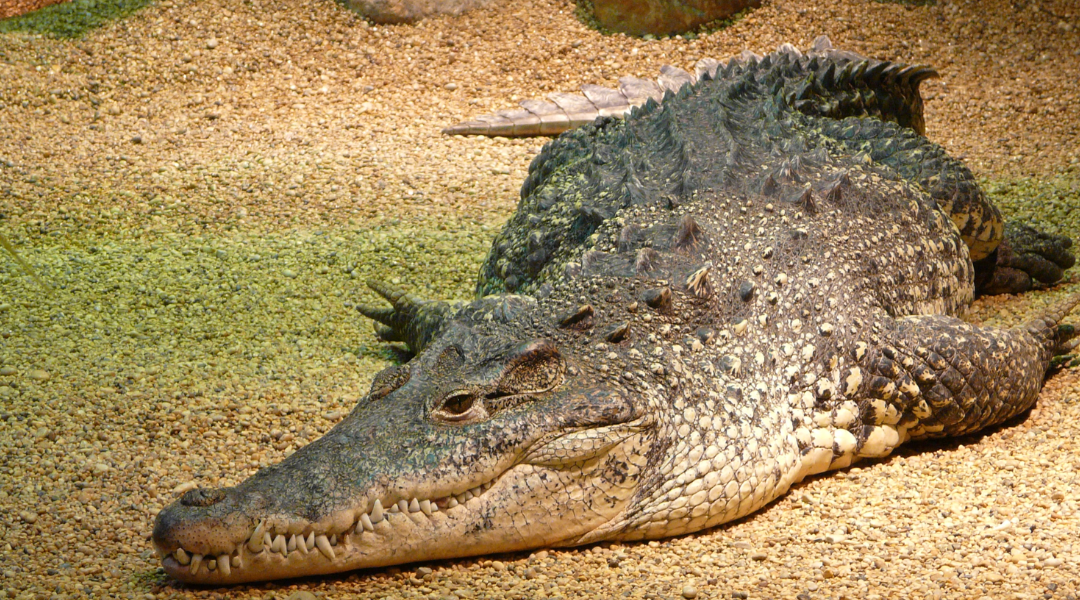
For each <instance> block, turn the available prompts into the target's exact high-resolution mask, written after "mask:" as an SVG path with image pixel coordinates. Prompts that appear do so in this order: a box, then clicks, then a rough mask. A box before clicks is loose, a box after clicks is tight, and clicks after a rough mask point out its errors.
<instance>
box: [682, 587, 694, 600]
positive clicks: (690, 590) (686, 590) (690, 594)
mask: <svg viewBox="0 0 1080 600" xmlns="http://www.w3.org/2000/svg"><path fill="white" fill-rule="evenodd" d="M682 597H683V598H697V588H696V587H694V586H693V585H691V584H687V585H684V586H683V589H682Z"/></svg>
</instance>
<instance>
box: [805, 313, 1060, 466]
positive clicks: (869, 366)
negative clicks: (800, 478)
mask: <svg viewBox="0 0 1080 600" xmlns="http://www.w3.org/2000/svg"><path fill="white" fill-rule="evenodd" d="M1077 304H1080V294H1078V295H1074V296H1072V297H1071V298H1069V299H1068V300H1066V301H1064V302H1062V303H1060V304H1058V305H1057V306H1055V307H1053V308H1051V309H1050V310H1048V311H1047V312H1045V313H1044V314H1043V315H1042V316H1040V317H1038V318H1036V319H1034V320H1032V321H1030V322H1029V323H1027V324H1026V325H1024V326H1022V327H1017V328H1014V329H1000V328H996V327H981V326H977V325H972V324H970V323H965V322H963V321H961V320H959V319H956V318H954V317H949V316H944V315H921V316H910V317H903V318H899V319H895V320H892V321H891V322H887V323H886V324H885V325H882V326H877V327H874V328H872V329H871V330H870V331H868V332H867V335H866V339H865V341H861V342H859V343H857V344H856V346H855V348H854V349H853V350H852V355H853V356H852V358H854V359H855V361H854V364H853V365H852V367H850V368H842V369H841V370H840V372H839V373H838V375H839V385H838V386H836V391H838V392H839V394H837V395H832V396H830V397H828V398H827V399H826V400H825V401H824V402H823V401H821V395H820V394H819V395H818V401H819V404H818V405H817V407H816V409H815V410H814V415H815V416H814V418H813V421H814V423H815V424H816V425H817V427H816V428H811V429H802V430H801V431H798V432H797V435H798V436H799V438H800V439H799V442H800V450H801V452H802V454H803V456H804V459H803V462H804V475H807V474H813V473H819V472H821V471H825V470H828V469H837V468H843V467H846V466H848V465H849V464H850V463H851V462H852V461H854V460H856V459H858V458H874V457H882V456H886V455H888V454H889V453H891V452H892V451H893V450H894V449H895V448H896V447H897V446H899V445H900V444H902V443H904V442H905V441H907V440H910V439H922V438H940V437H949V436H959V435H965V434H968V433H972V432H975V431H978V430H980V429H983V428H985V427H989V426H991V425H996V424H998V423H1001V422H1003V421H1005V420H1007V419H1009V418H1011V417H1014V416H1016V415H1018V414H1020V413H1022V412H1023V411H1025V410H1027V409H1028V408H1030V407H1031V406H1032V405H1033V404H1034V403H1035V400H1036V398H1037V397H1038V395H1039V389H1040V388H1041V386H1042V381H1043V378H1044V377H1045V373H1046V371H1047V370H1048V369H1049V368H1050V367H1051V365H1052V360H1053V358H1054V357H1055V356H1059V355H1063V354H1066V353H1068V352H1070V351H1071V350H1072V349H1074V348H1076V346H1077V345H1078V343H1080V339H1077V338H1076V334H1077V331H1076V330H1075V329H1074V328H1073V327H1070V326H1064V325H1061V321H1062V319H1063V318H1064V317H1065V315H1066V314H1068V312H1069V311H1070V310H1072V309H1073V308H1074V307H1075V306H1076V305H1077ZM849 364H850V363H849Z"/></svg>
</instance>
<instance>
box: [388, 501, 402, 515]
mask: <svg viewBox="0 0 1080 600" xmlns="http://www.w3.org/2000/svg"><path fill="white" fill-rule="evenodd" d="M386 512H388V513H390V514H392V515H395V514H397V513H399V512H401V507H400V506H398V504H397V503H396V502H395V503H393V504H391V505H390V508H389V509H387V511H386Z"/></svg>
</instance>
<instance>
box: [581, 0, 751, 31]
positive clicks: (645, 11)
mask: <svg viewBox="0 0 1080 600" xmlns="http://www.w3.org/2000/svg"><path fill="white" fill-rule="evenodd" d="M592 5H593V15H594V16H595V17H596V20H597V22H598V23H599V24H600V26H601V27H603V28H604V29H610V30H612V31H619V32H622V33H629V34H630V35H675V34H678V33H684V32H687V31H690V30H692V29H694V28H695V27H697V26H698V25H703V24H705V23H708V22H710V21H715V20H717V19H726V18H728V17H730V16H732V15H734V14H735V13H737V12H739V11H741V10H746V9H747V8H757V7H759V6H761V2H760V0H593V3H592Z"/></svg>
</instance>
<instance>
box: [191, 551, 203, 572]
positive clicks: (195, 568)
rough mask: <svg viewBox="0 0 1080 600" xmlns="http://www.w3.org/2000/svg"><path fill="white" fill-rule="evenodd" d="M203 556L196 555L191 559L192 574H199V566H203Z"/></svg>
mask: <svg viewBox="0 0 1080 600" xmlns="http://www.w3.org/2000/svg"><path fill="white" fill-rule="evenodd" d="M202 559H203V555H202V554H194V555H192V557H191V573H192V574H195V573H198V572H199V566H201V565H202Z"/></svg>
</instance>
